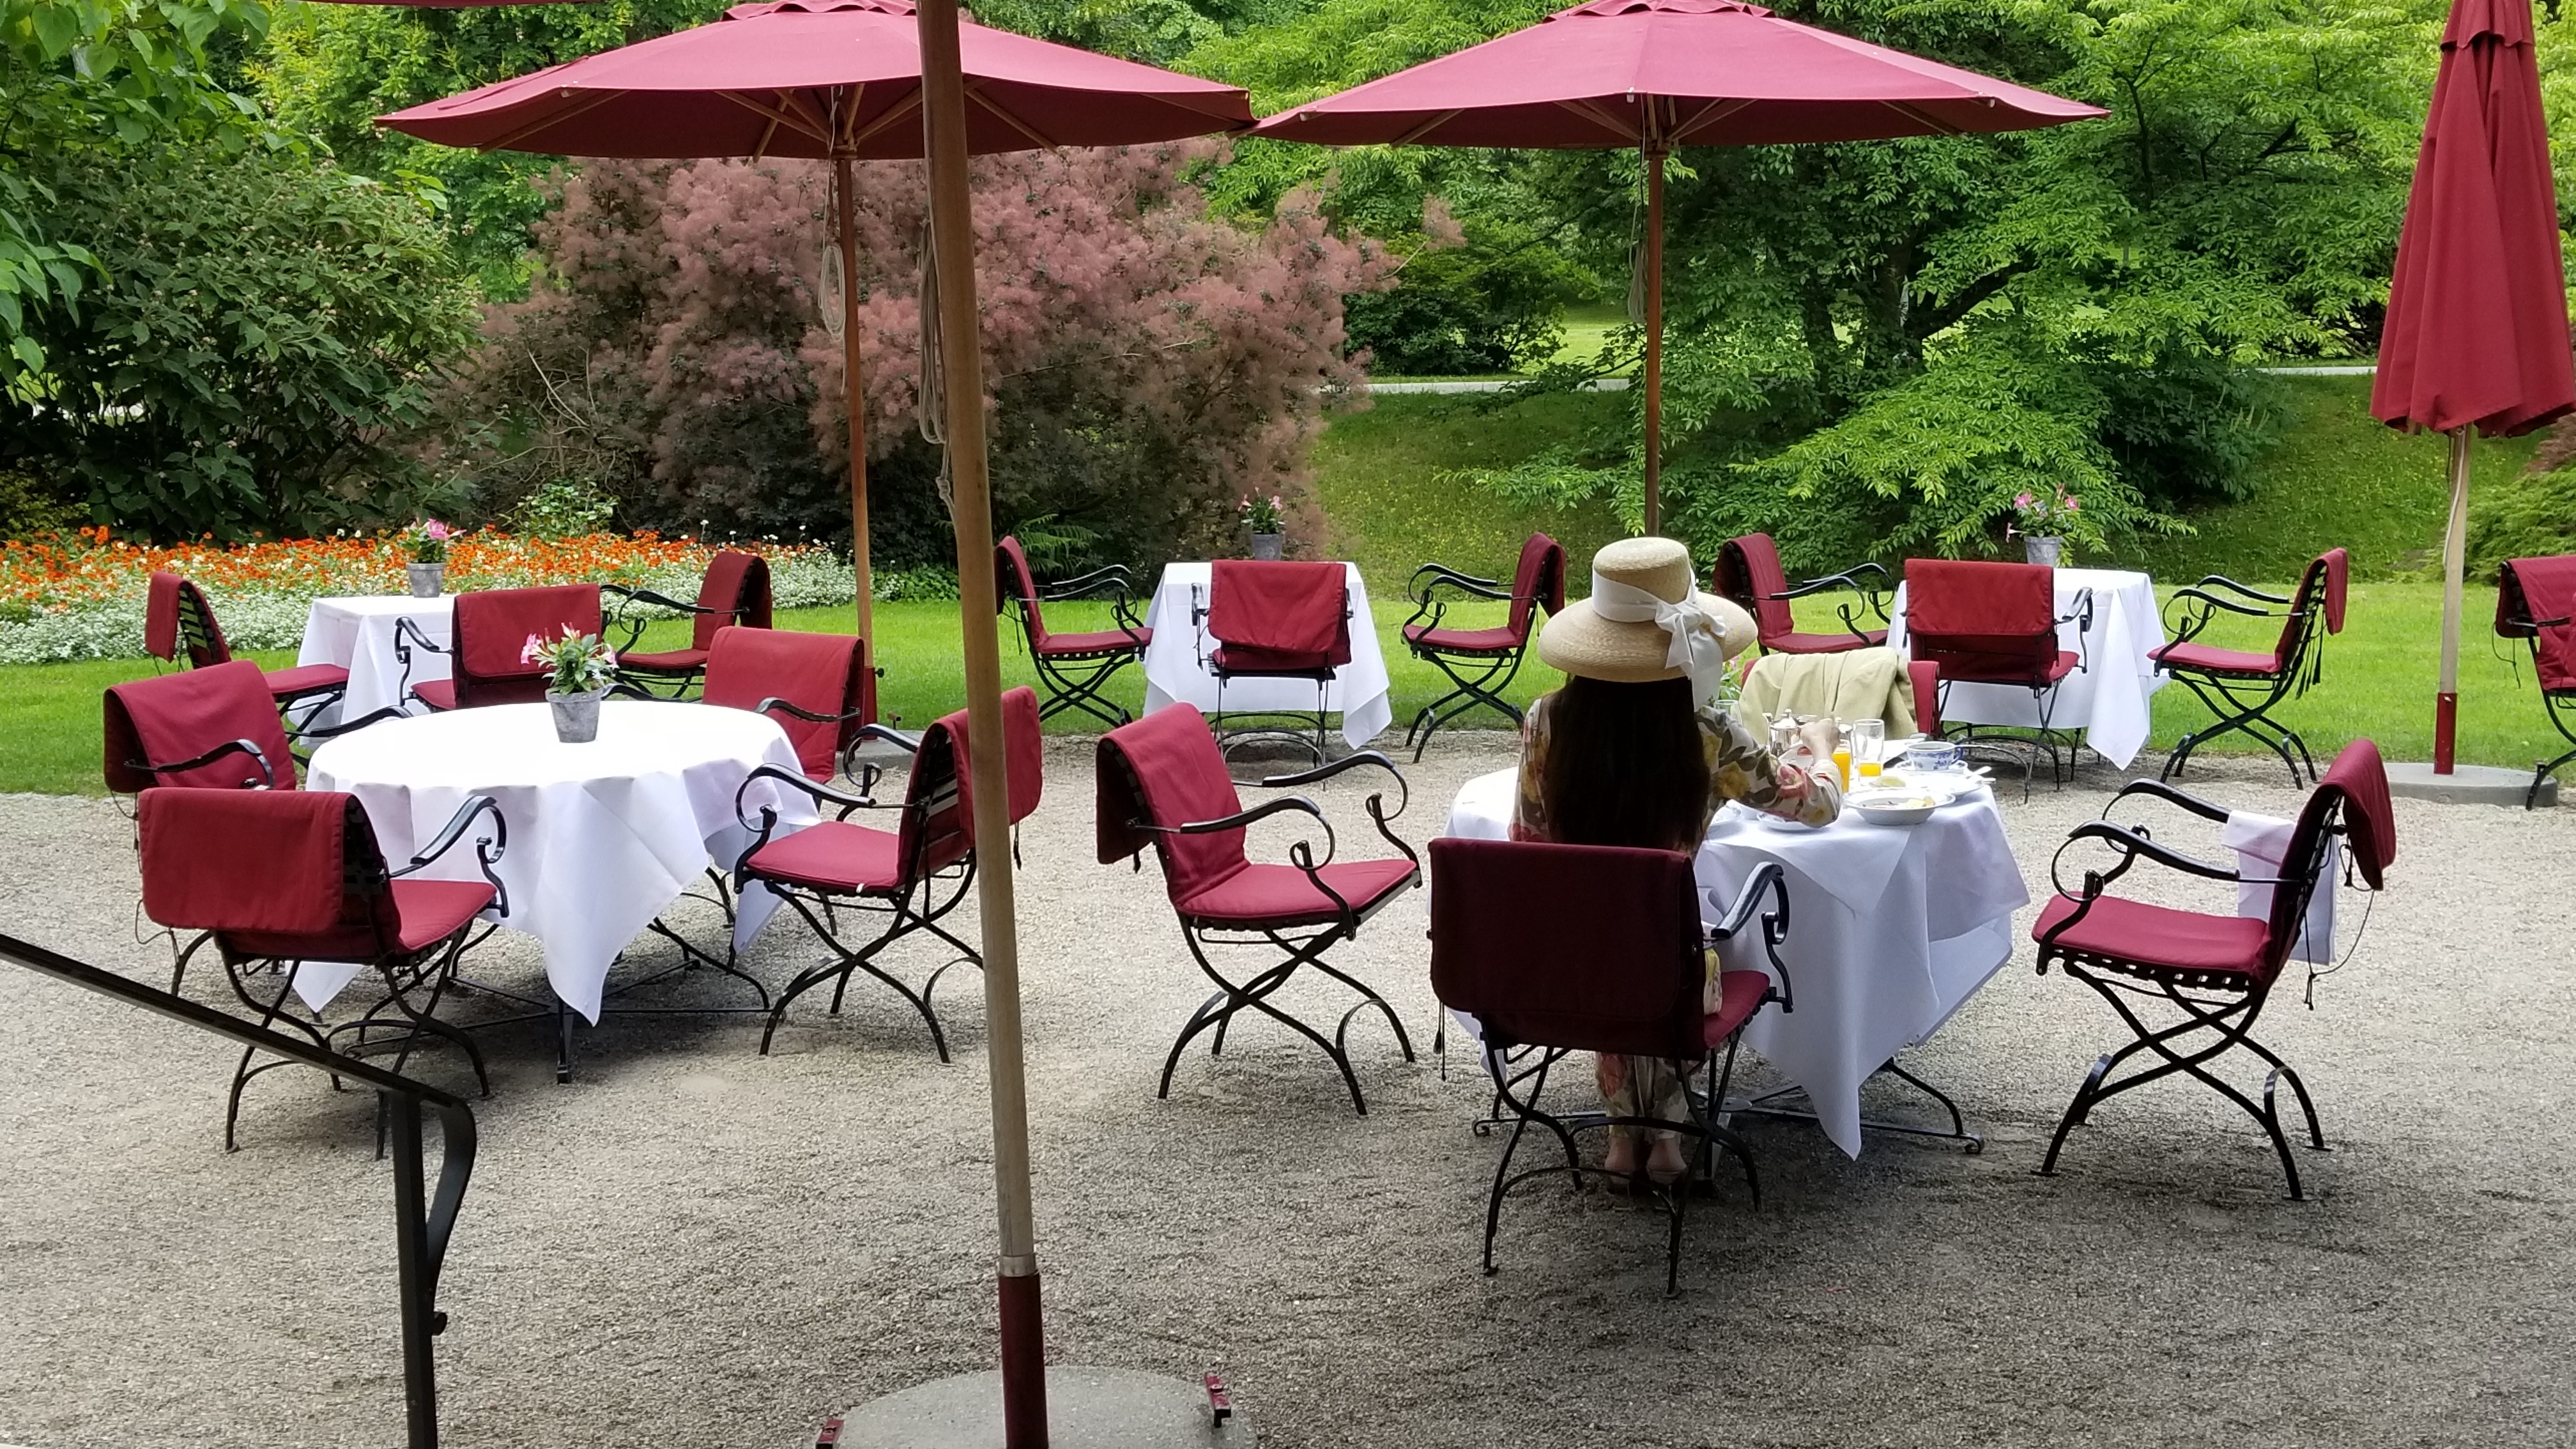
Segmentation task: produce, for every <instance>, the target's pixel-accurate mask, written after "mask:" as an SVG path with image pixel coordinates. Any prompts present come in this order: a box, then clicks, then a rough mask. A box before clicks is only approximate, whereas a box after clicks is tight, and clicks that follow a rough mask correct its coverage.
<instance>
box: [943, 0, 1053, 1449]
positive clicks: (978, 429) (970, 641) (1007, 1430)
mask: <svg viewBox="0 0 2576 1449" xmlns="http://www.w3.org/2000/svg"><path fill="white" fill-rule="evenodd" d="M918 14H919V17H920V26H921V98H922V113H923V117H924V121H925V124H926V126H927V128H928V131H929V152H930V234H931V246H932V248H933V255H934V256H936V257H937V259H938V262H939V266H938V272H939V352H940V360H941V363H942V365H943V368H944V372H945V376H944V377H943V379H942V381H943V391H944V393H945V396H946V400H947V404H948V418H947V422H948V476H949V484H950V491H951V494H952V496H953V498H954V503H953V504H952V507H951V513H952V515H953V517H954V518H955V520H956V524H957V581H958V589H957V592H958V619H959V623H960V625H961V627H962V631H963V634H964V639H965V656H966V718H967V727H966V733H967V742H968V756H969V759H968V764H969V768H971V769H972V770H973V771H974V777H973V778H974V781H975V839H976V842H977V848H976V851H975V886H976V903H977V904H978V905H979V906H980V907H981V908H982V914H983V918H984V1031H985V1037H986V1041H987V1046H986V1048H985V1057H986V1060H987V1062H988V1064H989V1066H990V1071H991V1075H992V1096H993V1186H994V1198H995V1201H996V1206H997V1208H998V1210H999V1214H1000V1218H1001V1259H1000V1269H1001V1284H1000V1287H1001V1328H1002V1434H1003V1442H1004V1443H1005V1444H1007V1445H1008V1446H1009V1449H1045V1445H1046V1442H1047V1409H1046V1352H1045V1335H1044V1333H1043V1331H1042V1327H1041V1324H1040V1321H1039V1314H1038V1259H1037V1230H1036V1224H1035V1222H1034V1219H1033V1214H1032V1210H1031V1207H1030V1202H1029V1110H1028V1082H1027V1078H1026V1076H1025V1073H1024V1069H1023V1067H1022V1064H1021V1060H1020V947H1019V930H1018V918H1017V915H1016V914H1015V907H1014V905H1013V902H1012V895H1011V886H1012V881H1011V851H1010V839H1011V824H1010V798H1011V797H1010V790H1009V787H1008V785H1007V783H1006V782H1005V780H1004V778H1003V771H1004V769H1005V762H1006V760H1007V758H1008V756H1007V752H1006V750H1005V748H1004V740H1003V737H1002V640H1001V635H1000V633H999V632H998V628H999V625H998V622H997V621H998V616H997V615H996V614H995V613H994V611H993V599H994V589H993V502H992V490H991V479H990V477H989V475H988V473H987V469H986V458H985V454H984V376H983V370H984V369H983V352H982V340H981V339H980V338H979V337H978V336H977V332H978V329H977V327H976V312H975V229H974V217H973V214H972V212H971V211H970V210H969V207H970V205H971V202H970V199H969V197H968V194H967V187H966V85H965V81H964V79H963V76H962V74H961V71H960V65H959V59H958V49H957V0H922V3H921V7H920V10H919V12H918Z"/></svg>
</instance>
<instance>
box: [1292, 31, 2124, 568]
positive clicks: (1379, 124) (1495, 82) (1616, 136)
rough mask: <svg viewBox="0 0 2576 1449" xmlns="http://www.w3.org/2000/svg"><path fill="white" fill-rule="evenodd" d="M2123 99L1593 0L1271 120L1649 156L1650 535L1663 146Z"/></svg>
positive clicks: (1932, 125) (1362, 136)
mask: <svg viewBox="0 0 2576 1449" xmlns="http://www.w3.org/2000/svg"><path fill="white" fill-rule="evenodd" d="M2109 114H2110V113H2109V112H2108V111H2105V110H2103V109H2102V108H2101V107H2099V106H2088V105H2085V104H2083V103H2082V102H2080V101H2070V100H2066V99H2064V98H2063V97H2059V96H2052V95H2050V94H2048V93H2047V92H2045V91H2035V90H2031V89H2029V88H2028V87H2025V86H2017V85H2013V84H2011V83H2010V82H2007V81H1999V80H1995V79H1993V78H1991V77H1988V76H1982V75H1979V74H1977V73H1976V72H1974V71H1967V70H1961V69H1959V68H1958V67H1956V66H1948V65H1943V64H1941V63H1940V62H1938V61H1931V60H1925V59H1923V58H1922V57H1920V56H1914V55H1907V54H1906V53H1905V52H1903V51H1901V50H1890V49H1888V48H1887V47H1885V46H1880V45H1871V44H1868V43H1867V42H1865V41H1858V40H1854V39H1852V38H1851V37H1849V36H1846V35H1836V34H1834V33H1833V32H1832V31H1830V30H1819V29H1817V28H1815V27H1814V26H1811V25H1800V24H1798V23H1797V22H1795V21H1791V20H1783V19H1781V18H1780V17H1779V16H1777V15H1774V14H1772V13H1771V12H1770V11H1768V10H1765V9H1763V8H1762V7H1761V6H1759V5H1747V4H1742V3H1739V0H1592V3H1590V4H1586V5H1577V6H1575V7H1574V8H1573V9H1571V10H1560V11H1558V12H1557V13H1555V14H1553V15H1550V16H1548V17H1547V18H1546V19H1544V20H1541V21H1539V22H1538V23H1537V24H1535V25H1532V26H1530V27H1528V28H1527V29H1525V30H1516V31H1513V32H1512V33H1511V34H1509V35H1503V36H1498V37H1496V38H1495V39H1492V40H1489V41H1486V42H1485V43H1484V44H1482V45H1476V46H1470V47H1469V48H1467V49H1465V50H1462V51H1458V52H1457V53H1455V54H1453V55H1445V56H1442V57H1440V58H1439V59H1438V60H1429V61H1424V62H1423V63H1422V64H1420V65H1417V66H1414V67H1413V68H1412V69H1410V70H1401V71H1398V72H1396V73H1395V74H1393V75H1391V76H1387V77H1385V78H1383V79H1380V80H1374V81H1371V82H1369V83H1368V84H1366V85H1362V86H1354V87H1352V88H1351V89H1350V90H1347V91H1344V92H1342V93H1341V94H1339V95H1335V96H1327V97H1325V98H1324V99H1322V100H1320V101H1315V102H1312V103H1310V104H1307V105H1303V106H1298V107H1296V108H1294V109H1292V110H1287V111H1282V112H1281V113H1279V114H1278V115H1275V116H1272V117H1270V118H1269V119H1267V120H1265V121H1263V122H1262V123H1261V125H1260V126H1259V127H1258V128H1257V133H1258V134H1260V135H1264V136H1276V137H1279V138H1281V139H1282V140H1289V141H1315V142H1320V143H1322V144H1325V145H1330V146H1354V145H1362V144H1367V143H1372V142H1374V143H1385V144H1391V145H1418V146H1522V147H1533V148H1547V149H1571V150H1608V149H1622V150H1624V149H1626V148H1628V147H1631V146H1633V147H1636V148H1637V149H1638V150H1639V151H1641V152H1643V153H1644V155H1645V159H1646V261H1645V270H1646V318H1645V322H1646V377H1645V386H1646V531H1647V532H1648V533H1653V532H1655V531H1656V528H1657V525H1658V523H1659V521H1660V520H1659V518H1658V516H1657V515H1658V511H1659V507H1660V505H1659V502H1658V499H1657V493H1658V491H1659V488H1658V479H1659V475H1660V473H1661V471H1662V466H1663V459H1662V456H1661V455H1662V451H1663V450H1662V448H1661V447H1660V441H1661V430H1662V410H1663V347H1664V319H1663V305H1664V278H1663V270H1664V265H1663V258H1664V157H1665V156H1666V155H1667V154H1668V153H1669V152H1670V151H1671V150H1672V148H1673V147H1675V146H1766V145H1780V144H1785V143H1791V142H1804V141H1869V140H1886V139H1889V138H1892V137H1898V136H1955V135H1959V134H1962V133H1965V132H1979V133H1983V132H1994V131H2026V130H2032V129H2035V128H2037V127H2041V126H2055V125H2062V124H2064V123H2065V122H2068V121H2081V120H2089V119H2092V118H2095V117H2099V116H2106V115H2109Z"/></svg>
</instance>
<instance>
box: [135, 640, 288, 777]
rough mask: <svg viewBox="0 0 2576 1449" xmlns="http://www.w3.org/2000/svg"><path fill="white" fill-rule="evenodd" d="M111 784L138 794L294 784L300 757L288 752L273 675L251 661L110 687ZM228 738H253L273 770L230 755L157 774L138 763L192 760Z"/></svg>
mask: <svg viewBox="0 0 2576 1449" xmlns="http://www.w3.org/2000/svg"><path fill="white" fill-rule="evenodd" d="M105 713H106V730H105V734H106V740H105V744H106V774H107V788H109V789H111V790H114V791H116V792H118V793H119V794H128V795H130V794H133V793H135V792H136V791H139V790H142V789H145V788H147V787H149V786H152V785H185V786H196V787H203V788H211V789H217V790H238V789H241V788H243V787H244V786H249V785H263V784H267V783H269V780H270V778H271V776H273V777H274V779H275V782H276V788H277V789H279V790H292V789H294V788H295V757H294V756H293V755H290V754H288V753H287V752H286V730H285V728H284V727H283V726H282V725H280V724H279V723H278V721H277V701H276V700H275V699H274V698H272V697H271V696H270V695H269V692H268V676H267V675H265V674H263V673H261V672H260V667H259V666H258V665H257V664H254V663H252V662H251V661H250V660H247V659H235V660H233V661H231V662H230V663H227V664H217V665H214V666H212V667H211V668H206V669H191V670H187V671H185V672H183V673H179V674H164V675H160V676H158V677H156V678H152V679H137V680H134V681H132V682H130V683H126V684H118V685H112V686H110V687H109V688H108V690H107V693H106V697H105ZM228 740H248V741H250V742H251V743H252V744H253V745H256V746H258V748H259V752H260V754H261V756H262V757H263V758H265V759H266V760H267V761H268V768H269V771H270V774H269V775H262V774H261V773H260V769H259V766H258V765H256V764H253V763H252V762H251V760H250V758H249V757H248V756H246V755H238V754H234V755H226V756H224V757H223V758H222V759H220V760H217V761H215V762H214V763H213V764H210V765H200V766H198V767H197V768H196V769H193V770H182V771H178V772H176V773H169V774H160V775H155V774H154V773H153V772H151V771H149V770H139V769H136V768H135V766H136V765H138V764H174V763H176V762H178V761H180V760H193V759H195V758H196V757H197V756H199V755H202V754H204V753H205V752H206V751H208V750H211V749H213V748H215V747H216V746H217V745H220V744H223V743H225V742H226V741H228Z"/></svg>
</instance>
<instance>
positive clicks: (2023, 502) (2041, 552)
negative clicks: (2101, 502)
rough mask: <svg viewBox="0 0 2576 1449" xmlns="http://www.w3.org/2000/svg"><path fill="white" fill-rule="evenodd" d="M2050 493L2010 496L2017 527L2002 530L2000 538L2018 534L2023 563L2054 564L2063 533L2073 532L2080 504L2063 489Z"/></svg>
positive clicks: (2060, 550) (2081, 508) (2063, 546)
mask: <svg viewBox="0 0 2576 1449" xmlns="http://www.w3.org/2000/svg"><path fill="white" fill-rule="evenodd" d="M2052 493H2053V495H2054V496H2043V495H2041V494H2036V493H2022V494H2017V495H2015V496H2014V498H2013V516H2014V517H2015V518H2016V519H2018V520H2019V523H2018V526H2016V527H2009V528H2006V529H2005V530H2004V537H2006V538H2010V537H2012V536H2013V535H2014V534H2016V533H2018V534H2020V535H2021V556H2022V561H2023V562H2025V563H2035V564H2046V565H2047V566H2049V567H2050V568H2055V567H2057V561H2058V558H2059V556H2060V555H2062V554H2063V553H2064V552H2065V551H2066V536H2067V535H2068V534H2070V533H2073V532H2075V531H2076V525H2077V520H2079V519H2080V518H2082V516H2083V513H2084V505H2083V504H2082V503H2081V502H2080V501H2078V500H2077V499H2076V497H2075V495H2074V494H2072V493H2069V492H2067V491H2066V490H2065V489H2063V488H2059V489H2054V490H2052Z"/></svg>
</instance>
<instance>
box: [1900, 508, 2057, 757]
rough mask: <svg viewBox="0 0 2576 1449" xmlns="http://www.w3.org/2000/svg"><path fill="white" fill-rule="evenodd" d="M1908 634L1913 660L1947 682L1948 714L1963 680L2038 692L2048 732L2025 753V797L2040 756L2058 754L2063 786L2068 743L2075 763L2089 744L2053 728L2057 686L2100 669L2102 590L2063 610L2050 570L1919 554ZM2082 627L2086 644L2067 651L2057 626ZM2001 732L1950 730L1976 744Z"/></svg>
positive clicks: (2043, 729)
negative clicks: (2097, 631)
mask: <svg viewBox="0 0 2576 1449" xmlns="http://www.w3.org/2000/svg"><path fill="white" fill-rule="evenodd" d="M1905 594H1906V601H1905V634H1906V642H1907V644H1908V646H1909V648H1910V649H1911V652H1912V657H1913V658H1914V659H1915V660H1917V661H1919V662H1924V663H1929V664H1931V665H1932V666H1933V667H1934V670H1935V671H1936V673H1937V674H1938V676H1939V679H1940V707H1939V708H1938V709H1937V710H1936V711H1935V713H1936V714H1938V715H1940V716H1941V717H1943V718H1945V719H1946V718H1948V717H1949V716H1950V714H1951V710H1950V687H1951V686H1952V685H1954V684H1962V683H1966V684H2003V685H2017V686H2019V687H2021V688H2024V689H2027V690H2029V691H2030V693H2031V698H2032V700H2033V701H2034V702H2035V703H2036V706H2037V708H2038V711H2039V728H2038V730H2037V731H2036V733H2035V734H2034V736H2033V738H2032V739H2031V740H2030V741H2028V743H2029V745H2030V750H2029V751H2028V753H2026V754H2024V755H2023V756H2022V793H2023V794H2024V795H2028V794H2029V793H2030V779H2031V774H2032V772H2033V771H2034V770H2035V769H2036V768H2037V766H2038V762H2039V754H2040V752H2041V751H2042V750H2045V751H2047V753H2048V771H2049V778H2050V779H2052V780H2055V781H2059V782H2063V780H2064V779H2065V774H2064V768H2063V766H2062V765H2061V763H2060V757H2059V755H2058V745H2059V743H2060V742H2061V741H2063V742H2064V744H2065V746H2066V750H2067V753H2066V755H2065V757H2064V760H2065V763H2066V764H2070V765H2071V764H2072V763H2073V761H2074V752H2075V750H2076V749H2077V748H2078V747H2079V746H2080V745H2081V743H2082V742H2081V741H2080V740H2079V739H2078V738H2077V737H2076V736H2075V735H2073V734H2072V733H2070V732H2067V731H2062V730H2058V729H2055V728H2053V727H2052V720H2051V717H2052V716H2053V715H2054V714H2055V712H2056V708H2057V686H2058V684H2059V683H2060V682H2062V681H2063V680H2064V679H2065V678H2066V676H2068V675H2069V674H2073V673H2077V672H2079V671H2081V670H2085V669H2089V668H2091V663H2090V656H2091V654H2092V648H2093V643H2092V641H2093V591H2092V590H2091V589H2078V590H2076V592H2075V599H2074V603H2073V606H2072V607H2071V608H2069V609H2068V611H2067V612H2066V613H2065V614H2064V615H2060V614H2059V613H2058V612H2057V586H2056V579H2055V570H2053V569H2050V568H2048V567H2047V566H2046V565H2043V564H2017V563H1982V562H1977V561H1973V560H1957V559H1928V558H1917V559H1907V560H1906V561H1905ZM2069 623H2071V624H2073V625H2075V639H2076V644H2077V648H2075V649H2061V648H2059V647H2058V644H2057V626H2058V625H2060V624H2069ZM1997 728H2000V727H1999V726H1987V725H1976V724H1966V725H1959V726H1955V727H1949V728H1945V733H1951V734H1952V735H1953V737H1955V738H1958V739H1960V740H1962V741H1965V742H1968V743H1976V742H1978V741H1980V740H1992V739H1995V738H1997V736H1996V735H1995V734H1994V730H1995V729H1997Z"/></svg>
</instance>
